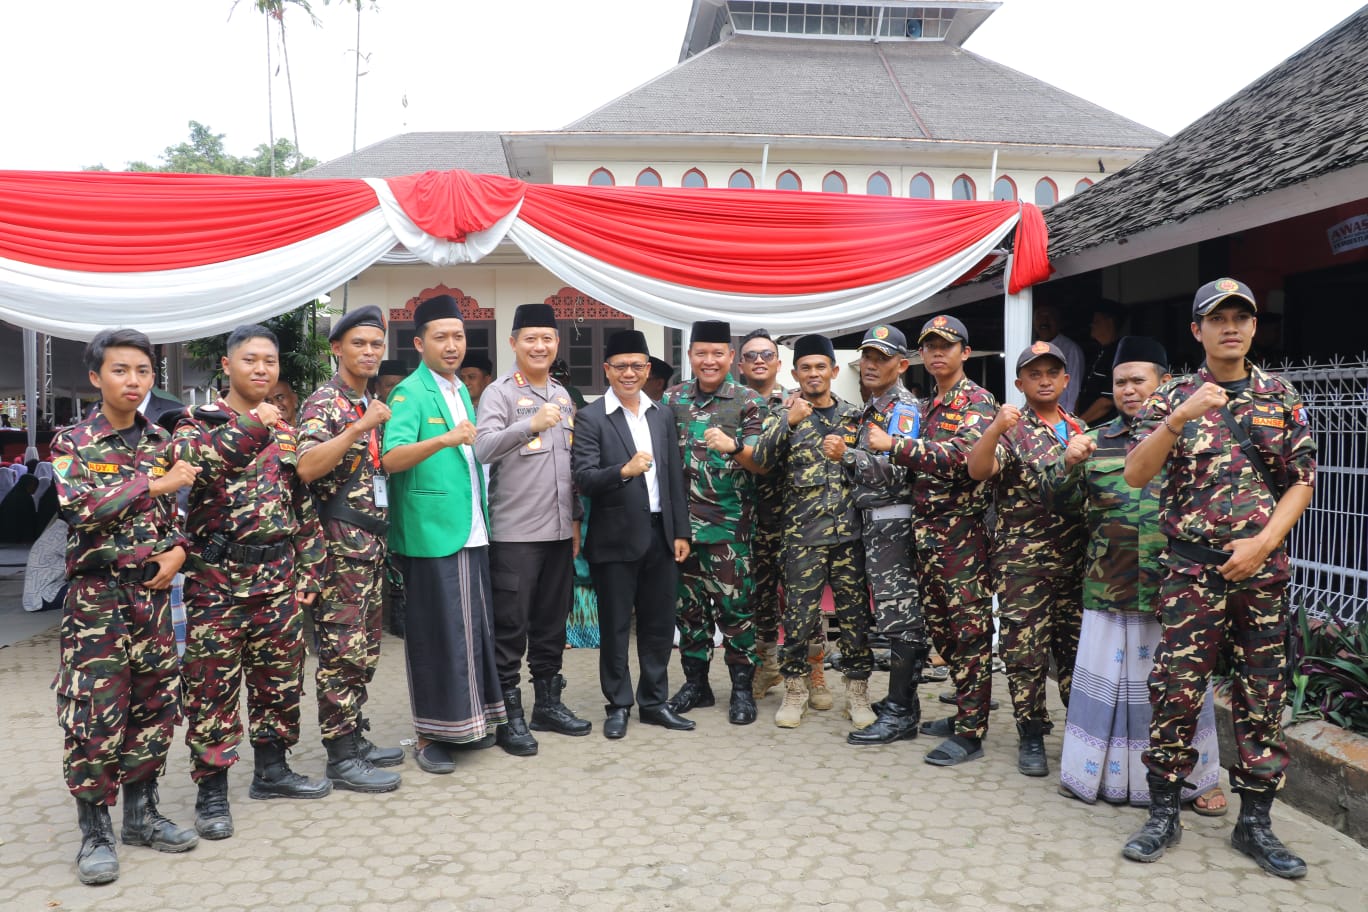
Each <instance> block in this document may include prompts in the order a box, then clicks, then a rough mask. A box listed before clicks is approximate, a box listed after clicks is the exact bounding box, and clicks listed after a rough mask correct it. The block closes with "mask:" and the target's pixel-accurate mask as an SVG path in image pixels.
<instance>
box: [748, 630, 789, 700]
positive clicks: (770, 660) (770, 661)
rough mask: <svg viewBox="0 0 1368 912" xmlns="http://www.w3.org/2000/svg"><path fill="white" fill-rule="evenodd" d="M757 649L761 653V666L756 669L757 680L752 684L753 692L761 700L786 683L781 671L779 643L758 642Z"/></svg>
mask: <svg viewBox="0 0 1368 912" xmlns="http://www.w3.org/2000/svg"><path fill="white" fill-rule="evenodd" d="M755 650H756V652H758V653H760V667H759V668H757V669H756V670H755V681H754V683H753V684H752V687H751V693H753V694H754V695H755V699H757V700H759V699H761V698H762V697H764V696H765V694H767V693H769V692H770V691H771V690H773V689H774V688H776V687H778V686H779V685H780V684H782V683H784V676H783V674H781V673H780V671H779V644H778V643H773V642H765V643H757V644H755Z"/></svg>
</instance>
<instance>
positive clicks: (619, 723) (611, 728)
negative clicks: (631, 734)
mask: <svg viewBox="0 0 1368 912" xmlns="http://www.w3.org/2000/svg"><path fill="white" fill-rule="evenodd" d="M627 716H628V709H627V707H625V706H614V707H613V708H612V709H610V710H608V718H607V719H606V720H604V723H603V737H605V738H611V739H612V740H614V741H616V740H617V739H619V738H621V737H622V736H623V735H625V734H627Z"/></svg>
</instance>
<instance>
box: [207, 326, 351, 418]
mask: <svg viewBox="0 0 1368 912" xmlns="http://www.w3.org/2000/svg"><path fill="white" fill-rule="evenodd" d="M314 323H315V319H314V305H313V304H305V305H304V306H303V307H301V308H299V309H298V310H292V311H290V312H289V313H284V314H281V315H280V316H278V317H272V318H271V319H269V320H266V321H265V322H264V323H263V324H262V325H263V326H265V327H266V328H267V329H269V330H270V331H271V332H273V333H275V335H276V339H277V340H279V342H280V379H281V380H284V381H285V382H286V383H288V384H290V386H292V387H294V389H295V392H297V393H299V394H300V399H303V398H304V397H305V396H307V395H308V394H309V393H310V392H312V391H313V390H315V389H317V388H318V385H319V384H321V383H322V382H323V381H324V380H326V379H327V378H328V376H329V374H330V372H331V369H332V368H331V364H330V362H329V360H328V359H329V357H330V356H331V349H329V347H328V340H327V339H325V338H324V337H323V335H322V334H321V333H318V332H317V331H316V330H315V327H314ZM185 351H186V354H188V355H189V356H190V359H191V360H192V361H193V362H194V363H195V365H196V366H197V367H201V368H209V369H210V370H211V371H212V374H211V379H212V380H213V383H214V384H215V385H216V386H219V385H222V383H223V380H224V376H223V361H222V358H223V357H224V356H225V355H226V354H228V333H223V334H222V335H218V336H206V337H205V338H203V339H195V340H193V341H190V342H187V343H185Z"/></svg>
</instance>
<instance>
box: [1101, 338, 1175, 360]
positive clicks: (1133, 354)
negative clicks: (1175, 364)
mask: <svg viewBox="0 0 1368 912" xmlns="http://www.w3.org/2000/svg"><path fill="white" fill-rule="evenodd" d="M1132 361H1148V362H1150V363H1151V364H1162V365H1163V366H1164V367H1165V368H1167V367H1168V363H1169V360H1168V352H1167V351H1165V350H1164V346H1162V345H1160V344H1159V343H1158V342H1157V341H1156V340H1154V339H1151V338H1150V337H1149V336H1122V337H1121V341H1120V342H1117V343H1116V357H1115V358H1113V359H1112V367H1116V365H1118V364H1130V363H1131V362H1132Z"/></svg>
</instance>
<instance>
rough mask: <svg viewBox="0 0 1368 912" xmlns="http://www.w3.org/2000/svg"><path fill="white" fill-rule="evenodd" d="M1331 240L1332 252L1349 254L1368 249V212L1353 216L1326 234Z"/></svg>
mask: <svg viewBox="0 0 1368 912" xmlns="http://www.w3.org/2000/svg"><path fill="white" fill-rule="evenodd" d="M1325 233H1326V235H1327V236H1329V238H1330V252H1331V253H1335V254H1340V253H1347V252H1348V251H1350V250H1358V249H1359V248H1361V247H1368V212H1365V213H1360V214H1358V215H1355V216H1351V217H1349V218H1347V219H1345V220H1344V221H1342V222H1340V223H1339V224H1338V225H1331V226H1330V228H1329V229H1327V231H1326V232H1325Z"/></svg>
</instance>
